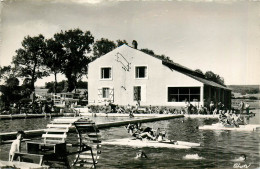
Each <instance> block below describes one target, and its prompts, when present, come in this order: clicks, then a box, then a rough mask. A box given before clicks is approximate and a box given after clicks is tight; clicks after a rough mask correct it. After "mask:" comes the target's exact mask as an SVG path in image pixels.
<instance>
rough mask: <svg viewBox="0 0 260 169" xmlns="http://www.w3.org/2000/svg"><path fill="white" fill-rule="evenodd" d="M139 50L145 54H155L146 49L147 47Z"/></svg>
mask: <svg viewBox="0 0 260 169" xmlns="http://www.w3.org/2000/svg"><path fill="white" fill-rule="evenodd" d="M141 51H142V52H144V53H146V54H148V55H152V56H154V55H155V54H154V52H153V51H152V50H150V49H147V48H145V49H141Z"/></svg>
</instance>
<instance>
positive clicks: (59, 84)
mask: <svg viewBox="0 0 260 169" xmlns="http://www.w3.org/2000/svg"><path fill="white" fill-rule="evenodd" d="M66 83H67V81H66V80H62V81H61V82H57V84H56V92H57V93H61V92H62V91H63V90H64V88H65V86H66V85H65V84H66ZM54 85H55V82H47V83H45V88H46V89H48V93H54Z"/></svg>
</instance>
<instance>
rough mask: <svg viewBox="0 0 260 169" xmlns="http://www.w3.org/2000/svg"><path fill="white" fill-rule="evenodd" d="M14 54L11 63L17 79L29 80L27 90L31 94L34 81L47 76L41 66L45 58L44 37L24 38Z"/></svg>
mask: <svg viewBox="0 0 260 169" xmlns="http://www.w3.org/2000/svg"><path fill="white" fill-rule="evenodd" d="M15 52H16V55H15V56H14V57H13V62H12V63H13V64H14V65H15V70H16V71H17V72H18V77H25V78H29V79H30V86H29V89H30V92H32V91H34V88H35V87H34V83H35V82H36V80H37V79H38V78H42V77H44V76H47V75H48V73H47V71H46V70H45V68H44V65H43V58H44V57H45V56H46V43H45V41H44V36H43V35H39V36H35V37H30V36H27V37H25V38H24V40H23V41H22V48H20V49H18V50H16V51H15Z"/></svg>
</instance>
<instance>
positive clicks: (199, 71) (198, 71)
mask: <svg viewBox="0 0 260 169" xmlns="http://www.w3.org/2000/svg"><path fill="white" fill-rule="evenodd" d="M195 72H197V73H200V74H202V75H203V72H202V71H201V70H200V69H196V70H195Z"/></svg>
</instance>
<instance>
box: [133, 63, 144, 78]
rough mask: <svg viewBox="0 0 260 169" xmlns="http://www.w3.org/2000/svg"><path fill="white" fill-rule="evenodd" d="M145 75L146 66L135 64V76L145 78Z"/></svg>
mask: <svg viewBox="0 0 260 169" xmlns="http://www.w3.org/2000/svg"><path fill="white" fill-rule="evenodd" d="M146 77H147V67H146V66H137V67H135V78H146Z"/></svg>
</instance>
